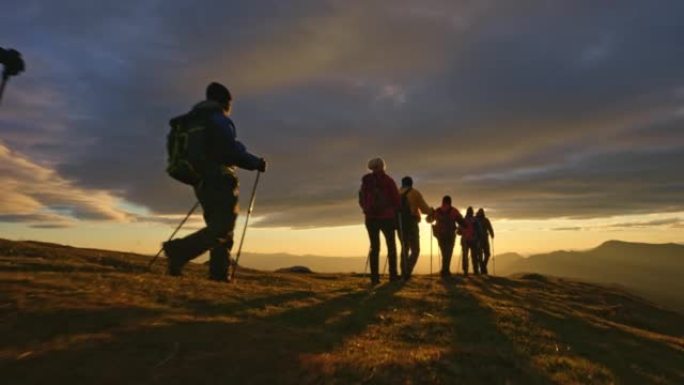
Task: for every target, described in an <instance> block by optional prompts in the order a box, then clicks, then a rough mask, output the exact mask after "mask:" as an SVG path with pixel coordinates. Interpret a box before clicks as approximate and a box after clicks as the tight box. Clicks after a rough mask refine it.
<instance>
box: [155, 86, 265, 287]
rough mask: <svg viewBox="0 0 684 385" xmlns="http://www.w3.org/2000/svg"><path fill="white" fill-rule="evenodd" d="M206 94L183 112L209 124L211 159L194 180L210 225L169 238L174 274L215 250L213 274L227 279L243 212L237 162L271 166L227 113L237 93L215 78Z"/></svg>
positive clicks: (207, 152) (251, 167)
mask: <svg viewBox="0 0 684 385" xmlns="http://www.w3.org/2000/svg"><path fill="white" fill-rule="evenodd" d="M206 98H207V99H206V100H205V101H203V102H200V103H198V104H197V105H195V106H194V107H193V108H192V110H191V111H190V112H189V113H188V114H187V115H184V117H187V118H189V119H199V121H200V122H202V124H203V125H204V127H205V130H206V131H205V135H206V137H205V138H206V141H205V143H206V147H205V148H204V151H205V155H206V157H207V161H206V162H205V164H204V166H203V167H202V169H201V170H199V173H200V174H201V182H200V183H199V184H197V185H195V186H194V190H195V195H196V196H197V199H198V200H199V202H200V204H201V205H202V209H203V211H204V221H205V223H206V224H207V226H206V227H205V228H203V229H201V230H199V231H196V232H194V233H192V234H190V235H188V236H186V237H185V238H180V239H175V240H172V241H169V242H165V243H164V253H165V254H166V256H167V258H168V272H169V274H170V275H174V276H175V275H180V274H181V270H182V268H183V266H184V265H185V264H186V263H187V262H188V261H190V260H191V259H194V258H196V257H198V256H199V255H201V254H203V253H204V252H206V251H207V250H210V257H209V278H210V279H212V280H216V281H227V280H228V265H229V260H230V250H231V248H232V247H233V229H234V228H235V220H236V219H237V215H238V179H237V174H236V168H237V167H239V168H243V169H245V170H259V171H261V172H265V171H266V162H265V161H264V159H263V158H259V157H257V156H254V155H252V154H250V153H249V152H247V149H246V148H245V146H244V145H243V144H242V143H240V142H239V141H237V139H236V136H237V132H236V130H235V124H233V121H232V120H231V119H230V118H229V117H228V116H229V115H230V112H231V108H232V96H231V94H230V91H228V89H227V88H226V87H225V86H224V85H222V84H219V83H211V84H209V86H208V87H207V90H206Z"/></svg>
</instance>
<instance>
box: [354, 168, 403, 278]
mask: <svg viewBox="0 0 684 385" xmlns="http://www.w3.org/2000/svg"><path fill="white" fill-rule="evenodd" d="M368 169H369V170H370V171H371V172H370V173H368V174H366V175H364V176H363V178H362V180H361V190H360V191H359V206H361V209H362V210H363V213H364V215H365V219H366V230H367V231H368V238H369V239H370V251H369V252H368V258H369V260H370V261H369V262H370V270H371V283H372V284H378V283H379V282H380V271H379V269H380V263H379V256H380V232H382V235H383V236H384V237H385V242H386V243H387V259H388V262H389V275H390V276H389V278H390V281H394V280H397V279H398V278H399V275H398V273H397V244H396V239H395V231H396V216H397V210H398V209H399V190H398V189H397V184H396V183H395V182H394V179H392V177H390V176H389V175H387V174H386V173H385V161H384V160H382V159H381V158H374V159H371V160H370V161H369V162H368Z"/></svg>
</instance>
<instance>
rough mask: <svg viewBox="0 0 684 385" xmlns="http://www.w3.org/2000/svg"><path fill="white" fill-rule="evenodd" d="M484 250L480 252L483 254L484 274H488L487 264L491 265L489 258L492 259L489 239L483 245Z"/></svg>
mask: <svg viewBox="0 0 684 385" xmlns="http://www.w3.org/2000/svg"><path fill="white" fill-rule="evenodd" d="M481 246H482V250H481V251H480V252H481V254H482V268H481V271H482V274H488V271H487V264H488V263H489V258H490V257H491V251H490V249H489V238H486V239H485V240H484V241H483V242H482V244H481Z"/></svg>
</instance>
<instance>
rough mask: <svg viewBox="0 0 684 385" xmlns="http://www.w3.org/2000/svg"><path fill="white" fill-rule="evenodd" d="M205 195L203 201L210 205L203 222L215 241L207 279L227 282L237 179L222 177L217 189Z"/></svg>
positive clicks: (233, 227)
mask: <svg viewBox="0 0 684 385" xmlns="http://www.w3.org/2000/svg"><path fill="white" fill-rule="evenodd" d="M205 194H206V195H207V197H205V201H208V202H211V205H210V207H209V209H208V210H205V212H204V220H205V222H206V223H207V227H208V228H209V230H210V232H211V234H212V236H213V237H214V238H215V239H216V243H215V245H214V247H212V248H211V252H210V253H209V279H212V280H215V281H227V280H228V267H229V263H230V251H231V250H232V248H233V237H234V230H235V220H236V219H237V215H238V182H237V179H236V178H235V177H233V176H232V175H224V176H222V178H221V184H220V185H219V186H218V187H217V188H214V189H211V190H207V191H206V192H205Z"/></svg>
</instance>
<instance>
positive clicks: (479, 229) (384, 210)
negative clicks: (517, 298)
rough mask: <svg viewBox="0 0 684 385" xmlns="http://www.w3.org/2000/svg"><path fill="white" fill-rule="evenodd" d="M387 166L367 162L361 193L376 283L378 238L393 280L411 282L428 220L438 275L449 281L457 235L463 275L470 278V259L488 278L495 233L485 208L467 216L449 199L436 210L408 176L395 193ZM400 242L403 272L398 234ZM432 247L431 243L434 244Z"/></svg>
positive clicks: (470, 211) (476, 270) (470, 210)
mask: <svg viewBox="0 0 684 385" xmlns="http://www.w3.org/2000/svg"><path fill="white" fill-rule="evenodd" d="M385 168H386V164H385V161H384V160H383V159H382V158H374V159H371V160H370V161H369V162H368V169H369V170H370V173H368V174H366V175H364V176H363V178H362V180H361V189H360V191H359V206H361V209H362V210H363V213H364V215H365V223H366V229H367V231H368V238H369V239H370V251H369V253H368V260H369V261H368V263H369V264H370V272H371V273H370V278H371V283H372V284H377V283H379V282H380V271H379V267H380V266H379V264H380V263H379V256H380V233H382V234H383V236H384V238H385V242H386V244H387V261H388V265H389V280H390V281H396V280H400V279H403V280H408V279H410V278H411V274H412V273H413V269H414V268H415V266H416V263H417V262H418V257H419V256H420V232H419V229H420V227H419V223H420V221H421V216H422V215H425V216H426V220H427V222H428V223H433V222H434V224H433V225H432V233H433V234H432V235H434V236H435V237H436V238H437V241H438V243H439V248H440V252H441V255H442V268H441V271H440V275H441V276H442V277H443V278H448V277H450V276H451V257H452V255H453V251H454V246H455V244H456V237H457V235H460V236H461V250H462V253H463V258H462V268H463V274H464V275H465V276H467V275H468V267H469V266H468V265H469V263H468V257H469V256H470V261H471V262H472V266H473V272H474V273H475V274H484V275H486V274H488V270H487V264H488V263H489V259H490V257H491V248H490V243H489V237H490V236H491V237H492V238H494V228H493V227H492V224H491V222H490V221H489V218H487V217H486V216H485V211H484V209H482V208H480V209H478V210H477V214H474V210H473V208H472V207H468V209H467V210H466V215H465V217H463V216H462V215H461V213H460V212H459V211H458V209H457V208H455V207H454V206H452V201H451V197H450V196H448V195H446V196H444V197H443V198H442V203H441V205H440V206H439V207H437V208H436V209H435V208H432V207H430V206H429V205H428V204H427V203H426V202H425V199H423V195H422V194H421V193H420V191H418V190H417V189H416V188H415V187H413V179H412V178H411V177H410V176H406V177H404V178H402V180H401V189H398V188H397V185H396V183H395V182H394V179H392V177H390V176H389V175H388V174H387V173H386V172H385ZM397 233H398V235H399V240H400V242H401V255H400V268H401V276H400V275H399V271H398V270H397V246H396V239H395V234H397ZM431 242H432V240H431Z"/></svg>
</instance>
